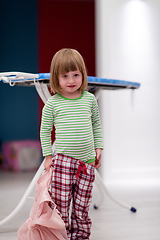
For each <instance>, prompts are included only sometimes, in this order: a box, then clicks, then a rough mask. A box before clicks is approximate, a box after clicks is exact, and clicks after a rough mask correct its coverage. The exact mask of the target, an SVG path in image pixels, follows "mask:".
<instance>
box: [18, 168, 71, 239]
mask: <svg viewBox="0 0 160 240" xmlns="http://www.w3.org/2000/svg"><path fill="white" fill-rule="evenodd" d="M51 177H52V168H50V171H44V172H43V174H42V176H41V177H40V178H39V180H38V181H37V184H36V197H35V200H34V204H33V206H32V209H31V213H30V217H29V218H28V220H27V221H26V222H25V223H23V224H22V226H21V227H20V228H19V230H18V233H17V234H18V240H35V239H36V240H57V239H58V240H68V238H67V233H66V229H65V223H64V222H63V220H62V218H61V217H60V215H59V214H58V212H57V210H56V205H55V204H54V202H53V201H52V199H51V197H50V194H49V192H48V188H49V186H50V183H51ZM51 203H52V204H53V205H54V209H52V208H51V207H50V205H51Z"/></svg>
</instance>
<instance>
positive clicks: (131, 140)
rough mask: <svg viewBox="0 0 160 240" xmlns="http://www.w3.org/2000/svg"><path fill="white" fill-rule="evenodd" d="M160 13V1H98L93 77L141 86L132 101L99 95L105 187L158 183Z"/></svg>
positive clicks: (127, 94) (121, 93)
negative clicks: (121, 183) (95, 73)
mask: <svg viewBox="0 0 160 240" xmlns="http://www.w3.org/2000/svg"><path fill="white" fill-rule="evenodd" d="M159 13H160V1H159V0H97V1H96V54H97V56H96V59H97V76H99V77H105V78H112V79H121V80H127V81H135V82H140V83H141V87H140V89H138V90H135V91H134V95H135V96H134V98H132V90H118V91H107V90H105V91H102V94H101V97H100V100H99V103H100V114H101V120H102V128H103V135H104V151H103V158H102V161H103V163H102V168H101V170H100V171H101V173H102V177H103V179H104V181H105V183H117V182H118V183H120V182H123V181H124V182H127V183H131V182H133V183H136V182H137V183H138V184H139V183H140V182H143V181H144V182H146V183H148V182H151V181H152V182H153V181H155V182H157V181H158V182H160V14H159ZM133 100H134V104H133Z"/></svg>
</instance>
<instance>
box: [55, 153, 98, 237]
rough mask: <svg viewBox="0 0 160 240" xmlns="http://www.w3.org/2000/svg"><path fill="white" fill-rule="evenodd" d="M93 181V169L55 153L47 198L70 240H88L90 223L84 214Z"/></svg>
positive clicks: (90, 166)
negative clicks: (58, 215)
mask: <svg viewBox="0 0 160 240" xmlns="http://www.w3.org/2000/svg"><path fill="white" fill-rule="evenodd" d="M94 179H95V167H94V166H92V165H90V164H87V163H83V162H82V161H79V160H77V159H75V158H72V157H68V156H65V155H63V154H59V153H57V154H56V155H55V156H54V158H53V177H52V186H51V192H52V195H51V197H52V199H53V201H54V202H55V204H56V205H57V209H58V211H59V212H60V213H61V214H62V219H63V220H64V222H65V225H66V230H67V235H68V239H70V240H74V239H79V240H80V239H89V237H90V234H91V225H92V222H91V219H90V218H89V216H88V211H89V206H90V203H91V199H92V188H93V182H94ZM71 200H72V211H71V221H70V220H69V210H70V204H71ZM70 223H71V224H70Z"/></svg>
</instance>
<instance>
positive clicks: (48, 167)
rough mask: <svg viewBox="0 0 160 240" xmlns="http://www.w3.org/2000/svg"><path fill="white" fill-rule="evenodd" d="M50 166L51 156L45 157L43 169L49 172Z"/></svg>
mask: <svg viewBox="0 0 160 240" xmlns="http://www.w3.org/2000/svg"><path fill="white" fill-rule="evenodd" d="M51 165H52V155H49V156H46V157H45V161H44V168H45V169H46V170H47V171H49V169H50V167H51Z"/></svg>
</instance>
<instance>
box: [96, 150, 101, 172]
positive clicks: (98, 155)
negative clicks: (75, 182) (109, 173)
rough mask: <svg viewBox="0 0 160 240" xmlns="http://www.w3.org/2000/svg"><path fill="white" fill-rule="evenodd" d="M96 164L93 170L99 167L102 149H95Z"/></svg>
mask: <svg viewBox="0 0 160 240" xmlns="http://www.w3.org/2000/svg"><path fill="white" fill-rule="evenodd" d="M95 151H96V164H95V168H99V167H100V166H101V153H102V149H101V148H96V150H95Z"/></svg>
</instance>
